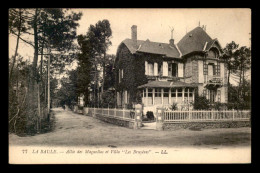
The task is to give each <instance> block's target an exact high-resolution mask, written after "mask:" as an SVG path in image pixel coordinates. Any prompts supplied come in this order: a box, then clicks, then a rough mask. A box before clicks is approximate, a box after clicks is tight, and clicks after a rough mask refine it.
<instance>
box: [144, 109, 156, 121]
mask: <svg viewBox="0 0 260 173" xmlns="http://www.w3.org/2000/svg"><path fill="white" fill-rule="evenodd" d="M146 117H147V118H148V119H149V120H154V115H153V112H152V111H147V113H146Z"/></svg>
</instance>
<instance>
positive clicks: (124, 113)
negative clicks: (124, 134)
mask: <svg viewBox="0 0 260 173" xmlns="http://www.w3.org/2000/svg"><path fill="white" fill-rule="evenodd" d="M123 118H125V108H123Z"/></svg>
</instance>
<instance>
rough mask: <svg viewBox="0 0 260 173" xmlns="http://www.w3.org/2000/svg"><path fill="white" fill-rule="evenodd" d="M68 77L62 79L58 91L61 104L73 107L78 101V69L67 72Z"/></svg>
mask: <svg viewBox="0 0 260 173" xmlns="http://www.w3.org/2000/svg"><path fill="white" fill-rule="evenodd" d="M67 74H68V77H67V78H62V79H61V88H60V89H59V90H58V92H57V98H58V100H59V103H60V105H61V106H64V105H68V106H69V107H72V106H73V105H74V104H75V103H77V98H78V96H79V92H78V82H77V80H78V70H77V69H75V70H71V71H68V72H67Z"/></svg>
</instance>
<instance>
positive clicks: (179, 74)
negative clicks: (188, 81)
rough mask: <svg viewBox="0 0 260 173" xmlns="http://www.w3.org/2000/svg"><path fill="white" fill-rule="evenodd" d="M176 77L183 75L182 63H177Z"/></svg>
mask: <svg viewBox="0 0 260 173" xmlns="http://www.w3.org/2000/svg"><path fill="white" fill-rule="evenodd" d="M178 77H183V64H182V63H178Z"/></svg>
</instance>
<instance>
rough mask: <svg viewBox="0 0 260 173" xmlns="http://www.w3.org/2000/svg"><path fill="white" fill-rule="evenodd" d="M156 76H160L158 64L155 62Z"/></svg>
mask: <svg viewBox="0 0 260 173" xmlns="http://www.w3.org/2000/svg"><path fill="white" fill-rule="evenodd" d="M154 76H158V64H157V63H156V62H155V63H154Z"/></svg>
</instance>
